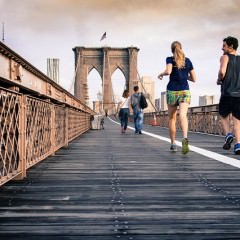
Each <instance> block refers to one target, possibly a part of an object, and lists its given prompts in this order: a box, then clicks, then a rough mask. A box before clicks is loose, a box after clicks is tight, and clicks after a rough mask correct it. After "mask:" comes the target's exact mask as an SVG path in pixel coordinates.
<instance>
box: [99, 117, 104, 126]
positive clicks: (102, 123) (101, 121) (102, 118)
mask: <svg viewBox="0 0 240 240" xmlns="http://www.w3.org/2000/svg"><path fill="white" fill-rule="evenodd" d="M100 129H104V117H103V116H102V117H101V120H100Z"/></svg>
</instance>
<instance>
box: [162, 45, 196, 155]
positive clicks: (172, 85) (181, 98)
mask: <svg viewBox="0 0 240 240" xmlns="http://www.w3.org/2000/svg"><path fill="white" fill-rule="evenodd" d="M171 50H172V53H173V56H171V57H167V58H166V69H165V70H164V71H163V72H162V73H160V74H159V75H158V78H159V79H160V80H162V79H163V76H168V75H170V77H169V83H168V85H167V104H168V116H169V132H170V138H171V146H170V151H173V152H176V151H177V145H176V143H175V137H176V118H177V108H178V106H179V117H180V122H181V127H182V134H183V139H182V153H183V154H187V153H188V152H189V146H188V119H187V112H188V108H189V105H190V101H191V93H190V91H189V85H188V80H189V81H192V82H195V81H196V75H195V71H194V69H193V65H192V62H191V61H190V59H189V58H187V57H185V54H184V52H183V50H182V45H181V43H180V42H178V41H175V42H173V43H172V45H171Z"/></svg>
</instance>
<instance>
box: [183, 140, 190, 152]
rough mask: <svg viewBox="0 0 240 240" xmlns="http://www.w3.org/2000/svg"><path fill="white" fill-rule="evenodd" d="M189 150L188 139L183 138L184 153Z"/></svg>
mask: <svg viewBox="0 0 240 240" xmlns="http://www.w3.org/2000/svg"><path fill="white" fill-rule="evenodd" d="M188 152H189V146H188V139H187V138H183V140H182V154H187V153H188Z"/></svg>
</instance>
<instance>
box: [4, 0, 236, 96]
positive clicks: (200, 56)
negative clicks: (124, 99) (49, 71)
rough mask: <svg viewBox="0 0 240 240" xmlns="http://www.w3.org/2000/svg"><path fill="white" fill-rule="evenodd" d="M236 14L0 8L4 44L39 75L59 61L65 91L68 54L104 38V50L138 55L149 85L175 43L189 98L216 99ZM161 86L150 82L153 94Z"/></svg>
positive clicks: (72, 4) (42, 0)
mask: <svg viewBox="0 0 240 240" xmlns="http://www.w3.org/2000/svg"><path fill="white" fill-rule="evenodd" d="M239 11H240V1H239V0H228V1H222V0H204V1H203V0H194V1H193V0H61V1H59V0H34V1H32V0H21V1H19V0H9V1H7V0H0V20H1V21H2V22H3V21H4V23H5V42H6V44H7V45H9V46H10V47H11V48H13V50H15V51H16V52H17V53H19V54H20V55H22V56H23V57H24V58H26V59H27V60H28V61H29V62H31V63H32V64H33V65H34V66H36V67H37V68H39V69H40V70H41V71H43V72H46V59H47V58H48V57H57V58H60V78H61V84H62V85H63V87H65V88H66V89H68V86H69V85H70V84H71V82H72V79H73V75H74V54H73V52H72V48H73V47H75V46H85V47H92V46H93V47H101V46H102V44H103V43H102V42H100V41H99V40H100V37H101V36H102V34H103V33H104V32H107V39H106V44H107V45H109V46H112V47H128V46H131V45H133V46H136V47H138V48H140V51H139V55H138V56H139V57H138V70H139V72H140V75H148V76H151V77H152V78H153V79H155V80H156V76H157V74H158V73H159V71H161V70H162V69H163V68H164V67H165V58H166V56H168V55H170V54H171V52H170V44H171V42H172V41H174V40H179V41H181V42H182V44H183V48H184V51H185V53H186V55H187V56H189V57H190V58H191V59H192V61H193V64H194V67H195V69H196V72H197V75H198V82H197V83H196V84H195V85H193V86H191V88H192V91H193V92H196V93H197V91H195V88H197V89H199V90H200V91H199V92H198V94H201V95H204V94H206V91H203V89H205V88H206V86H208V88H209V92H211V91H216V89H217V87H216V85H215V79H216V74H217V71H218V64H219V57H220V55H221V54H222V51H221V45H222V39H223V38H224V37H226V36H228V35H234V36H235V37H237V38H240V28H239V26H238V24H239V22H240V14H239ZM156 81H157V80H156ZM166 82H167V79H166V80H165V82H156V86H157V88H158V90H157V91H158V93H160V89H161V91H162V90H164V88H165V86H166ZM195 86H196V87H195ZM210 90H211V91H210ZM217 92H218V90H217ZM203 93H204V94H203Z"/></svg>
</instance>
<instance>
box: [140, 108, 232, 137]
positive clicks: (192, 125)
mask: <svg viewBox="0 0 240 240" xmlns="http://www.w3.org/2000/svg"><path fill="white" fill-rule="evenodd" d="M154 114H155V116H156V123H157V124H156V125H157V126H161V127H166V128H168V123H169V121H168V112H167V111H161V112H153V113H145V114H144V123H145V124H150V125H153V119H154ZM177 117H178V116H177ZM229 118H230V121H231V123H232V119H231V116H230V117H229ZM188 122H189V126H188V128H189V131H193V132H201V133H208V134H215V135H224V131H223V128H222V125H221V120H220V116H219V113H218V104H214V105H207V106H199V107H191V108H189V110H188ZM176 128H177V129H178V130H179V129H181V126H180V121H177V123H176Z"/></svg>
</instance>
